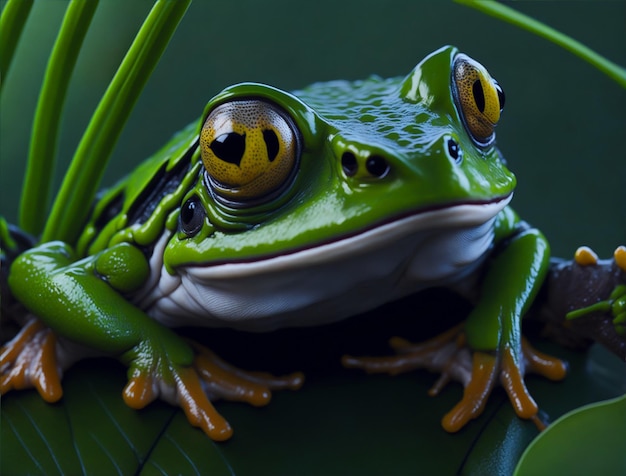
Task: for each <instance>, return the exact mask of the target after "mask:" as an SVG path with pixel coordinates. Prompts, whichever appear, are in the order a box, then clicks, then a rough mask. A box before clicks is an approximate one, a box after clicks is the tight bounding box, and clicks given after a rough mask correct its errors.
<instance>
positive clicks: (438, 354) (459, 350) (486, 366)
mask: <svg viewBox="0 0 626 476" xmlns="http://www.w3.org/2000/svg"><path fill="white" fill-rule="evenodd" d="M390 345H391V347H392V348H393V349H394V350H395V352H396V355H394V356H385V357H352V356H344V357H343V359H342V362H343V365H344V366H345V367H348V368H359V369H362V370H365V371H366V372H368V373H388V374H391V375H396V374H400V373H405V372H409V371H412V370H416V369H427V370H430V371H432V372H439V373H441V376H440V378H439V379H438V380H437V382H436V383H435V384H434V385H433V387H432V388H431V389H430V390H429V392H428V393H429V395H431V396H436V395H438V394H439V392H440V391H441V390H442V389H443V388H444V387H445V385H446V384H447V383H448V382H449V381H450V380H457V381H459V382H461V383H462V384H463V386H464V390H463V398H462V399H461V401H460V402H458V403H457V404H456V405H455V406H454V408H452V410H450V411H449V412H448V413H447V414H446V415H445V416H444V417H443V419H442V421H441V424H442V426H443V428H444V429H445V430H446V431H448V432H451V433H454V432H457V431H459V430H460V429H461V428H463V427H464V426H465V425H466V424H467V423H468V422H469V421H470V420H472V419H474V418H476V417H478V416H479V415H480V414H481V413H482V412H483V410H484V408H485V405H486V403H487V400H488V398H489V395H490V394H491V392H492V390H493V388H494V387H495V385H496V384H497V383H498V382H499V383H500V384H501V385H502V386H503V387H504V389H505V391H506V392H507V394H508V396H509V399H510V400H511V402H513V403H514V405H513V406H514V408H515V411H516V413H517V415H518V416H519V417H521V418H525V419H531V420H532V421H534V422H535V424H536V425H537V426H538V427H539V428H542V427H543V423H542V422H541V421H540V420H539V418H538V416H537V415H538V407H537V405H536V403H535V401H534V400H533V398H532V397H531V395H530V393H529V392H528V390H527V388H526V385H525V384H524V374H525V373H526V372H529V373H531V372H532V373H537V374H540V375H542V376H544V377H547V378H549V379H551V380H561V379H562V378H564V377H565V374H566V371H567V367H566V365H565V364H564V363H563V362H562V361H561V360H560V359H557V358H553V357H550V356H548V355H545V354H543V353H541V352H539V351H537V350H535V349H534V348H533V347H532V346H531V345H530V344H529V343H528V341H527V340H526V339H524V338H522V346H521V348H522V352H521V354H522V355H521V358H516V357H515V356H513V354H512V352H511V351H510V348H507V349H505V350H504V352H502V353H500V352H497V351H496V352H483V351H471V350H470V349H469V347H468V346H467V342H466V338H465V332H464V328H463V325H462V324H461V325H459V326H456V327H454V328H452V329H450V330H449V331H447V332H444V333H443V334H441V335H439V336H437V337H435V338H433V339H430V340H428V341H426V342H423V343H420V344H411V343H409V342H408V341H406V340H404V339H400V338H398V337H394V338H392V339H391V341H390ZM519 360H521V365H519V364H518V363H517V361H519Z"/></svg>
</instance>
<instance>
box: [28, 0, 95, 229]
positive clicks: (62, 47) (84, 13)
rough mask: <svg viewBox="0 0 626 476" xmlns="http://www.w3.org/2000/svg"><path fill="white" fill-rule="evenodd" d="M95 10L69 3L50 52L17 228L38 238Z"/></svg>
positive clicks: (83, 1) (78, 0) (87, 3)
mask: <svg viewBox="0 0 626 476" xmlns="http://www.w3.org/2000/svg"><path fill="white" fill-rule="evenodd" d="M97 6H98V1H97V0H72V1H71V2H70V4H69V5H68V7H67V11H66V13H65V17H64V18H63V24H62V25H61V29H60V31H59V35H58V37H57V39H56V42H55V44H54V48H53V49H52V53H51V55H50V59H49V60H48V66H47V69H46V74H45V76H44V81H43V85H42V87H41V92H40V93H39V101H38V103H37V109H36V111H35V119H34V122H33V130H32V133H31V138H30V150H29V154H28V163H27V166H26V175H25V178H24V185H23V187H22V197H21V200H20V217H19V224H20V227H22V228H23V229H24V230H26V231H27V232H29V233H31V234H33V235H38V234H39V233H41V230H42V229H43V225H44V223H45V219H46V214H47V212H48V200H49V195H50V186H51V184H52V176H53V171H54V164H55V159H56V150H57V139H58V136H59V129H60V126H61V116H62V113H63V104H64V103H65V97H66V95H67V90H68V87H69V84H70V79H71V76H72V72H73V71H74V66H75V65H76V59H77V58H78V53H79V52H80V48H81V46H82V44H83V40H84V39H85V35H86V34H87V30H88V29H89V25H90V23H91V20H92V18H93V15H94V13H95V11H96V7H97Z"/></svg>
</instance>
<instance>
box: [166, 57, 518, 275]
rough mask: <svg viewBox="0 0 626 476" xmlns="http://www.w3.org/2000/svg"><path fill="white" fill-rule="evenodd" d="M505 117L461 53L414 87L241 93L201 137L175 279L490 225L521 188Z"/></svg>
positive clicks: (377, 82) (412, 82) (422, 72)
mask: <svg viewBox="0 0 626 476" xmlns="http://www.w3.org/2000/svg"><path fill="white" fill-rule="evenodd" d="M503 105H504V94H503V93H502V90H501V89H500V87H499V86H498V83H497V82H496V81H495V80H494V79H492V78H491V76H490V75H489V73H488V72H487V71H486V69H485V68H484V67H483V66H481V65H480V64H479V63H477V62H476V61H474V60H472V59H470V58H469V57H467V56H466V55H463V54H460V53H459V52H458V51H457V50H456V49H455V48H452V47H444V48H442V49H440V50H438V51H435V52H434V53H432V54H431V55H429V56H428V57H426V58H425V59H424V60H423V61H421V62H420V63H419V64H418V65H417V66H416V67H415V69H414V70H413V71H412V72H411V73H410V74H409V75H408V76H406V77H404V78H394V79H387V80H383V79H380V78H376V77H373V78H370V79H367V80H364V81H356V82H347V81H335V82H330V83H320V84H314V85H312V86H310V87H308V88H306V89H304V90H302V91H297V92H294V93H292V94H289V93H285V92H282V91H279V90H277V89H274V88H271V87H268V86H264V85H259V84H252V83H246V84H239V85H236V86H233V87H230V88H228V89H226V90H224V91H223V92H222V93H220V94H219V95H218V96H216V97H215V98H214V99H212V100H211V101H210V102H209V104H208V105H207V107H206V109H205V112H204V115H203V117H202V120H201V122H200V124H199V130H198V133H199V143H200V147H199V149H200V150H199V152H197V153H196V156H195V160H197V161H200V160H201V161H202V163H203V165H204V167H202V172H201V177H200V178H199V180H198V181H197V183H196V185H195V187H193V189H192V190H190V191H189V192H188V194H187V195H186V197H185V199H184V201H183V204H182V205H181V211H180V218H179V225H178V231H177V233H176V234H175V237H174V238H173V239H172V240H171V241H170V243H169V244H168V246H167V249H166V251H165V256H164V258H165V260H166V265H168V266H172V267H176V266H181V265H188V264H191V263H196V264H203V265H211V264H218V263H225V262H241V261H245V262H251V261H257V260H263V259H267V258H270V257H276V256H283V255H289V254H294V253H297V252H300V251H302V250H310V249H313V248H319V247H322V246H327V245H329V244H336V243H338V242H341V241H345V242H346V243H348V242H349V240H350V238H352V237H355V236H362V235H364V234H366V233H368V232H371V231H372V230H377V229H381V230H382V229H383V228H382V227H388V228H389V227H391V228H392V229H393V233H390V234H388V236H389V237H392V236H395V234H396V233H400V234H402V233H409V232H415V231H416V229H420V230H430V229H440V228H448V227H461V228H463V227H467V228H469V227H475V226H478V225H480V224H484V223H487V222H489V221H490V220H491V219H492V218H493V217H494V216H495V215H496V214H497V213H498V212H499V211H500V210H501V209H502V208H503V207H504V206H505V205H506V204H507V203H508V202H509V200H510V198H511V196H512V193H513V189H514V187H515V178H514V176H513V175H512V174H511V173H510V172H509V171H508V170H507V168H506V167H505V165H504V163H503V161H502V157H501V155H500V152H499V151H498V149H497V148H496V146H495V126H496V124H497V122H498V120H499V118H500V113H501V110H502V107H503ZM405 223H406V225H405ZM403 227H405V228H403ZM409 228H410V229H409ZM382 235H385V233H382ZM381 239H383V240H384V238H381ZM390 239H391V238H390ZM346 240H347V241H346ZM383 244H384V243H383ZM386 245H389V246H391V245H393V241H389V243H386Z"/></svg>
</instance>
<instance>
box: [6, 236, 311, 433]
mask: <svg viewBox="0 0 626 476" xmlns="http://www.w3.org/2000/svg"><path fill="white" fill-rule="evenodd" d="M149 272H150V269H149V265H148V262H147V260H146V258H145V256H144V255H143V253H142V252H141V251H140V250H139V249H137V248H136V247H134V246H132V245H130V244H127V243H122V244H118V245H116V246H113V247H112V248H110V249H108V250H105V251H103V252H101V253H99V254H97V255H94V256H92V257H88V258H85V259H83V260H80V261H76V260H75V259H74V256H73V252H72V250H71V248H70V247H69V246H67V245H65V244H63V243H60V242H52V243H47V244H45V245H42V246H40V247H38V248H34V249H32V250H30V251H27V252H25V253H23V254H22V255H21V256H20V257H19V258H17V260H16V261H15V262H14V263H13V265H12V267H11V272H10V275H9V285H10V287H11V291H12V293H13V294H14V296H15V297H16V298H17V299H18V300H19V301H20V302H21V303H22V304H23V305H24V306H25V307H26V308H27V309H28V310H29V311H31V312H32V313H33V314H34V315H36V316H38V318H39V319H41V321H43V322H44V323H45V324H46V325H47V326H49V327H50V328H52V329H53V330H54V332H55V333H57V334H58V335H59V336H62V337H63V338H66V339H68V340H70V341H72V342H75V343H79V344H80V345H82V346H85V347H87V348H90V349H94V350H96V351H99V352H102V353H104V354H107V355H113V356H116V357H118V358H119V359H120V360H121V361H122V362H123V363H125V364H126V365H128V367H129V371H128V377H129V381H128V384H127V385H126V387H125V389H124V392H123V396H124V400H125V402H126V403H127V404H128V405H129V406H131V407H133V408H142V407H144V406H145V405H147V404H148V403H150V402H151V401H153V400H154V399H155V398H158V397H160V398H162V399H164V400H166V401H168V402H170V403H172V404H176V405H179V406H181V407H182V408H183V410H184V411H185V414H186V415H187V418H188V420H189V421H190V422H191V423H192V424H193V425H194V426H198V427H200V428H202V430H203V431H204V432H205V433H207V434H208V435H209V436H210V437H211V438H212V439H215V440H224V439H227V438H229V437H230V436H231V434H232V429H231V428H230V426H229V425H228V423H227V422H226V421H225V420H224V419H223V418H222V417H221V416H220V415H219V413H217V411H216V410H215V409H214V407H213V405H212V404H211V402H210V401H209V398H208V397H207V393H205V391H208V393H209V394H210V396H211V397H213V398H226V399H230V400H238V401H245V402H248V403H251V404H253V405H262V404H265V403H267V402H268V401H269V396H270V394H271V390H272V389H280V388H297V387H299V386H300V384H301V382H302V376H301V375H300V374H294V375H291V376H287V377H273V376H270V375H264V374H254V373H246V372H243V371H241V370H239V369H234V368H232V367H230V366H228V365H227V364H225V363H224V362H222V361H221V360H220V359H218V358H217V357H216V356H214V355H213V354H211V353H210V352H209V351H208V350H206V349H204V348H203V347H202V346H200V345H199V344H195V343H190V342H188V341H186V340H184V339H182V338H181V337H180V336H178V335H177V334H176V333H174V332H173V331H172V330H171V329H168V328H166V327H164V326H162V325H161V324H159V323H158V322H156V321H154V320H153V319H151V318H150V317H149V316H148V315H147V314H145V313H144V312H143V311H142V310H141V309H139V308H137V307H136V306H134V305H133V304H132V303H130V302H129V301H128V300H127V299H126V298H125V297H124V295H125V294H127V293H132V292H133V291H136V290H137V289H139V288H140V287H141V286H142V285H143V283H144V282H145V281H146V278H147V276H148V273H149ZM33 325H34V326H35V331H36V332H31V333H30V334H29V335H30V336H40V335H41V332H42V330H41V326H38V325H36V324H33ZM45 331H46V329H45V328H43V332H45ZM29 335H24V334H21V340H19V339H18V338H19V337H20V336H17V337H16V339H14V341H13V342H11V343H9V344H7V346H6V347H5V349H4V351H3V354H4V355H5V356H6V358H5V361H4V362H3V363H2V371H3V378H2V381H3V385H2V391H3V393H4V392H6V391H8V390H10V389H11V388H23V387H24V386H25V385H24V384H23V383H22V384H21V385H16V384H15V381H14V382H11V376H12V375H13V376H15V377H16V378H17V374H18V373H19V372H17V373H16V372H15V371H14V370H15V365H13V366H12V365H11V358H13V362H19V354H20V346H22V349H30V351H31V352H32V349H33V347H35V348H36V344H37V343H36V342H35V343H34V344H35V345H34V346H33V342H32V339H31V338H29ZM24 344H28V345H24ZM50 345H54V342H53V341H52V343H51V344H50ZM48 347H49V346H48ZM44 354H45V355H44ZM50 354H51V352H45V353H44V352H42V353H40V354H39V356H40V358H45V357H46V355H47V356H50ZM52 354H54V352H52ZM16 356H17V357H16ZM22 361H23V359H22ZM39 368H42V369H48V371H49V372H50V373H54V371H55V370H56V365H54V364H47V365H40V366H39ZM22 377H23V373H22ZM31 380H32V382H30V383H31V385H32V386H37V385H38V384H37V382H38V381H40V380H41V374H40V375H39V376H35V375H33V376H32V379H31ZM54 380H55V377H54V375H52V377H51V378H50V381H52V382H54ZM57 380H58V377H57Z"/></svg>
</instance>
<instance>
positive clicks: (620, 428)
mask: <svg viewBox="0 0 626 476" xmlns="http://www.w3.org/2000/svg"><path fill="white" fill-rule="evenodd" d="M625 442H626V395H622V396H621V397H618V398H614V399H612V400H609V401H606V402H598V403H592V404H590V405H586V406H584V407H582V408H579V409H577V410H574V411H572V412H570V413H568V414H566V415H564V416H562V417H561V418H560V419H559V420H557V421H556V422H554V425H552V426H551V427H550V428H548V429H547V430H546V431H545V432H544V433H542V434H541V435H539V437H537V438H536V439H535V441H534V442H533V443H532V444H531V445H530V446H529V447H528V448H527V450H526V451H525V452H524V454H523V455H522V459H521V460H520V462H519V464H518V466H517V468H516V471H515V475H516V476H526V475H528V476H530V475H533V474H539V473H544V474H557V473H562V474H570V475H576V474H581V475H582V474H603V475H612V474H614V475H618V474H626V447H625Z"/></svg>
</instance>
